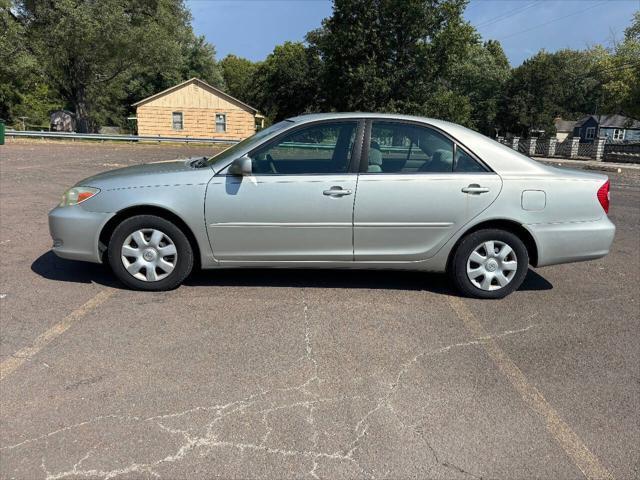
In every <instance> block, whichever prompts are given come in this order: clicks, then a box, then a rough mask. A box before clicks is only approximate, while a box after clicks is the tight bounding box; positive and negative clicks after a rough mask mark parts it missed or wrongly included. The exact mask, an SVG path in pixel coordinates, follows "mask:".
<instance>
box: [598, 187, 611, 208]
mask: <svg viewBox="0 0 640 480" xmlns="http://www.w3.org/2000/svg"><path fill="white" fill-rule="evenodd" d="M598 201H599V202H600V205H602V209H603V210H604V213H609V180H607V181H606V182H605V183H604V185H602V186H601V187H600V189H599V190H598Z"/></svg>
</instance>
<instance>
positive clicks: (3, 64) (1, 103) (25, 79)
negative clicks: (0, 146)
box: [0, 0, 62, 127]
mask: <svg viewBox="0 0 640 480" xmlns="http://www.w3.org/2000/svg"><path fill="white" fill-rule="evenodd" d="M14 8H15V5H13V4H12V3H11V2H10V1H8V0H0V118H1V119H3V120H5V121H6V122H7V123H8V124H10V125H13V126H16V127H17V126H21V125H22V122H19V121H18V117H22V116H24V117H28V118H27V119H26V123H27V124H31V125H47V124H48V123H49V111H50V110H53V109H55V108H59V107H60V106H61V105H62V100H60V99H59V98H58V97H57V95H56V94H55V92H54V91H52V90H51V88H50V87H49V86H48V84H47V81H46V76H45V75H44V74H43V72H42V69H41V68H40V64H39V62H38V59H37V58H36V56H35V55H34V54H33V52H32V51H31V50H30V49H29V47H28V42H27V32H26V29H25V27H24V25H23V24H22V23H21V22H20V21H19V18H17V17H16V15H15V13H14V12H13V11H12V9H14Z"/></svg>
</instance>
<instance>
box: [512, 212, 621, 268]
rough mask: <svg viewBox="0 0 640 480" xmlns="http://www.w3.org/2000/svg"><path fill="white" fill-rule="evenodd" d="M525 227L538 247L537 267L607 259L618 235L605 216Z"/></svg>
mask: <svg viewBox="0 0 640 480" xmlns="http://www.w3.org/2000/svg"><path fill="white" fill-rule="evenodd" d="M524 226H525V227H526V228H527V230H529V232H530V233H531V234H532V235H533V237H534V239H535V241H536V245H537V246H538V265H537V266H538V267H543V266H546V265H556V264H558V263H569V262H580V261H583V260H593V259H596V258H601V257H604V256H605V255H607V254H608V253H609V250H610V248H611V244H612V243H613V237H614V235H615V233H616V226H615V225H614V224H613V223H612V222H611V220H609V217H607V216H606V215H603V216H602V218H600V219H599V220H596V221H592V222H570V223H569V222H567V223H538V224H527V225H524Z"/></svg>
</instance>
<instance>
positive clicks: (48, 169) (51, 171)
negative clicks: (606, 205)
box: [0, 142, 640, 480]
mask: <svg viewBox="0 0 640 480" xmlns="http://www.w3.org/2000/svg"><path fill="white" fill-rule="evenodd" d="M210 152H211V148H210V147H195V146H191V147H190V146H183V147H176V146H155V145H154V146H144V145H139V146H137V145H119V144H86V143H78V144H70V143H69V144H67V143H37V142H12V143H9V144H7V145H4V146H0V252H1V255H0V266H1V270H2V275H1V279H0V329H1V332H0V333H1V336H2V339H1V343H0V362H1V366H2V369H1V377H0V402H1V412H0V417H1V418H0V422H1V423H0V478H3V479H5V478H6V479H9V478H20V479H37V478H46V479H51V480H53V479H63V478H65V479H76V478H118V479H120V478H122V479H131V478H170V479H181V478H274V479H275V478H277V479H281V478H429V479H431V478H433V479H458V478H459V479H469V478H470V479H478V478H503V479H529V478H541V479H578V478H585V477H586V478H615V479H633V478H639V477H640V454H639V452H640V450H639V449H638V445H640V344H639V337H640V335H639V332H640V329H639V327H638V321H639V319H640V304H639V300H640V287H639V285H640V283H639V282H640V178H639V177H638V176H637V175H633V174H628V175H618V174H611V175H610V177H611V179H612V210H611V217H612V219H613V221H614V222H615V223H616V225H617V227H618V231H617V235H616V239H615V243H614V246H613V251H612V253H611V254H610V255H609V256H608V257H606V258H604V259H601V260H598V261H593V262H586V263H578V264H570V265H561V266H554V267H547V268H543V269H539V270H535V271H534V270H530V272H529V275H528V277H527V279H526V281H525V283H524V285H523V287H522V288H521V289H520V290H519V291H518V292H516V293H514V294H513V295H511V296H510V297H508V298H506V299H505V300H501V301H477V300H469V299H464V298H460V297H458V296H457V295H456V293H455V292H454V291H452V290H451V288H450V287H449V285H448V282H447V281H446V279H445V277H444V276H441V275H427V274H422V273H406V272H365V271H353V272H351V271H349V272H341V273H340V275H335V272H327V271H286V270H278V271H268V270H243V271H221V272H200V273H197V274H195V275H194V276H193V277H192V278H191V279H189V280H188V281H187V284H186V285H185V286H183V287H181V288H179V289H177V290H175V291H172V292H168V293H158V294H155V293H140V292H133V291H128V290H124V289H122V288H121V287H120V286H119V285H118V284H117V283H115V281H114V279H113V278H112V276H111V274H110V273H109V272H108V270H107V269H106V268H105V267H103V266H100V265H91V264H83V263H76V262H71V261H65V260H61V259H58V258H57V257H55V256H54V255H53V254H52V253H51V252H50V251H49V248H50V244H51V240H50V237H49V233H48V226H47V213H48V211H49V210H50V209H51V208H52V207H53V206H54V205H55V204H56V203H57V202H58V201H59V197H60V195H61V194H62V192H63V190H64V189H65V188H67V187H68V186H70V185H71V184H73V183H75V182H76V181H77V180H79V179H81V178H83V177H86V176H89V175H91V174H94V173H97V172H99V171H102V170H106V169H110V168H117V167H120V166H125V165H129V164H133V163H139V162H146V161H153V160H163V159H171V158H176V157H187V156H195V155H201V154H206V153H210ZM634 445H635V447H634Z"/></svg>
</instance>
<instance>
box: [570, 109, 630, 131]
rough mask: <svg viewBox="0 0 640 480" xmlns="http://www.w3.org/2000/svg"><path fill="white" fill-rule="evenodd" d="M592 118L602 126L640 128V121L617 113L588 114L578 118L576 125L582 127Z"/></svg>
mask: <svg viewBox="0 0 640 480" xmlns="http://www.w3.org/2000/svg"><path fill="white" fill-rule="evenodd" d="M592 118H593V119H594V120H595V121H596V123H599V125H600V127H601V128H627V129H629V128H631V129H640V121H638V120H635V119H633V118H629V117H625V116H624V115H618V114H617V113H615V114H611V115H587V116H586V117H583V118H581V119H580V120H578V121H577V122H576V124H575V126H576V127H581V126H582V125H584V123H585V122H586V121H587V120H589V119H592Z"/></svg>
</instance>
